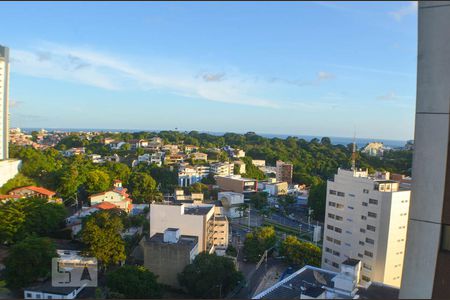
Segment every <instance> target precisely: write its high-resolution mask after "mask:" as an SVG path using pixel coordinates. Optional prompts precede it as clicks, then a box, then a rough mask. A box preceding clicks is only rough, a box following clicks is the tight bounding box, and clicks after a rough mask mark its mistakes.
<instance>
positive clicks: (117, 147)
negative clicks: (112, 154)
mask: <svg viewBox="0 0 450 300" xmlns="http://www.w3.org/2000/svg"><path fill="white" fill-rule="evenodd" d="M125 144H126V142H124V141H112V142H110V143H109V147H110V148H111V149H112V150H120V148H122V146H123V145H125Z"/></svg>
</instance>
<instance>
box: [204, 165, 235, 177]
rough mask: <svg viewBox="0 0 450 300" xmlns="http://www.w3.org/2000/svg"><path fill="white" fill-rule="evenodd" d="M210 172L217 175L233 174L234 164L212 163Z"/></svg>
mask: <svg viewBox="0 0 450 300" xmlns="http://www.w3.org/2000/svg"><path fill="white" fill-rule="evenodd" d="M210 172H211V173H212V174H214V175H217V176H230V175H233V174H234V164H233V163H229V162H217V163H212V164H211V165H210Z"/></svg>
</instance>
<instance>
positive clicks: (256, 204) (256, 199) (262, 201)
mask: <svg viewBox="0 0 450 300" xmlns="http://www.w3.org/2000/svg"><path fill="white" fill-rule="evenodd" d="M268 196H269V194H267V193H266V192H258V193H255V194H253V195H251V196H250V203H251V205H252V206H253V208H256V209H262V208H264V207H266V206H267V203H268V202H267V197H268Z"/></svg>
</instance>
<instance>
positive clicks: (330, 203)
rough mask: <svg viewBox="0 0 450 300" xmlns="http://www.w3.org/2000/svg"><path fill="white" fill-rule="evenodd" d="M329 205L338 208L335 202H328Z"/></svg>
mask: <svg viewBox="0 0 450 300" xmlns="http://www.w3.org/2000/svg"><path fill="white" fill-rule="evenodd" d="M328 205H329V206H333V207H335V206H336V203H335V202H332V201H328Z"/></svg>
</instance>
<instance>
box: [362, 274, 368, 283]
mask: <svg viewBox="0 0 450 300" xmlns="http://www.w3.org/2000/svg"><path fill="white" fill-rule="evenodd" d="M361 278H362V280H364V281H366V282H369V281H370V278H369V277H367V276H366V275H363V276H362V277H361Z"/></svg>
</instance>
